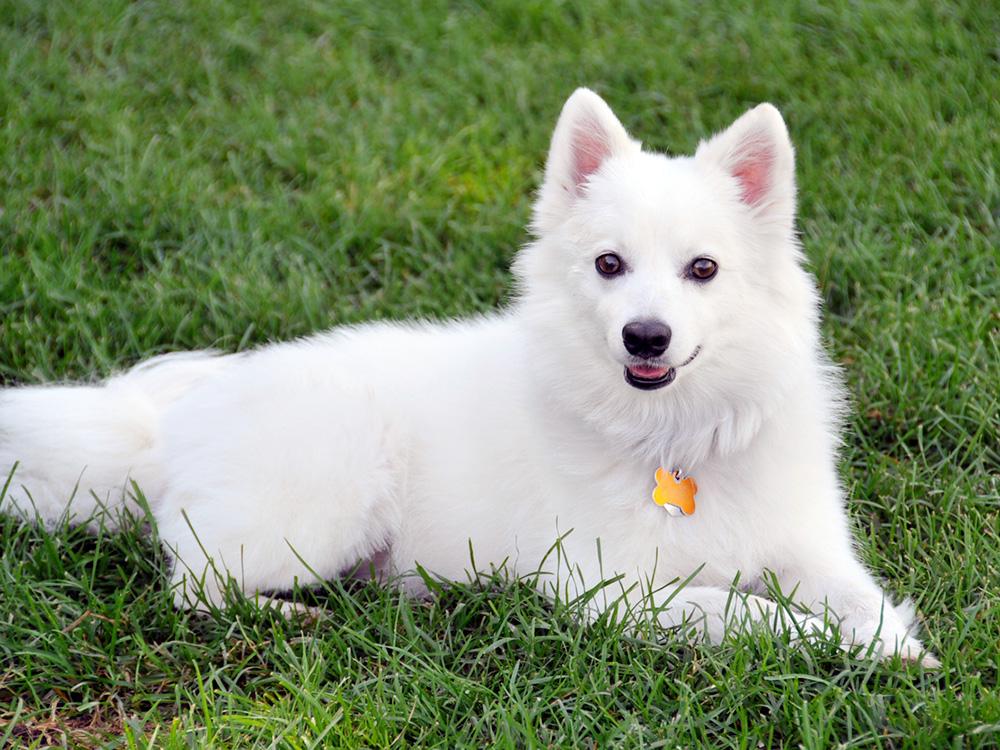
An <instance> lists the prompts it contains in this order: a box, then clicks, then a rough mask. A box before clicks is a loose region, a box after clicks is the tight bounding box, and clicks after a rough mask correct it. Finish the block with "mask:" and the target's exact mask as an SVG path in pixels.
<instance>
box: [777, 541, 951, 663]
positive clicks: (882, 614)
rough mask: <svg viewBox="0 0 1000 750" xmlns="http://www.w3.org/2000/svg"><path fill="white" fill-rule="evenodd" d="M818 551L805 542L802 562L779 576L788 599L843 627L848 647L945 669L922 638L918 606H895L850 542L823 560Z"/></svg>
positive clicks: (802, 548)
mask: <svg viewBox="0 0 1000 750" xmlns="http://www.w3.org/2000/svg"><path fill="white" fill-rule="evenodd" d="M818 549H821V547H820V546H819V545H814V546H812V547H811V548H809V545H806V544H805V543H803V545H802V547H801V550H800V552H801V554H798V555H796V557H797V560H796V562H795V563H794V564H792V565H788V566H785V567H784V568H782V569H780V570H779V571H778V583H779V585H780V587H781V589H782V592H783V593H784V594H786V595H789V596H790V597H791V598H792V599H794V600H795V601H796V602H801V603H802V604H804V605H805V606H806V607H808V608H809V610H810V611H812V612H813V613H816V614H817V615H820V614H823V615H824V616H825V617H827V618H829V619H830V620H831V621H833V622H835V623H837V624H838V626H839V629H840V634H841V637H842V639H843V643H844V646H845V647H848V648H849V647H852V646H855V645H862V646H868V645H870V646H871V647H872V650H873V652H874V654H875V655H876V656H881V657H883V658H889V657H891V656H893V655H894V654H898V655H899V656H900V657H901V658H902V659H904V660H907V661H918V662H920V663H921V664H923V665H924V666H928V667H936V666H939V662H938V660H937V658H936V657H935V656H934V655H933V654H932V653H931V652H929V651H928V650H927V649H926V648H925V647H924V645H923V644H922V643H921V642H920V640H919V639H918V638H917V636H916V621H915V616H914V612H913V610H912V607H911V606H909V605H908V604H902V605H893V603H892V601H891V600H890V599H889V596H888V594H886V593H885V591H883V589H882V587H881V586H879V584H878V583H877V582H876V581H875V579H874V578H873V577H872V575H871V574H870V573H869V572H868V571H867V570H865V568H864V566H863V565H862V564H861V563H860V562H859V561H858V559H857V558H856V557H855V556H854V552H853V550H852V549H851V548H850V545H849V543H845V544H844V545H843V546H842V548H841V549H839V550H837V551H827V552H825V553H824V554H822V555H817V554H816V550H818Z"/></svg>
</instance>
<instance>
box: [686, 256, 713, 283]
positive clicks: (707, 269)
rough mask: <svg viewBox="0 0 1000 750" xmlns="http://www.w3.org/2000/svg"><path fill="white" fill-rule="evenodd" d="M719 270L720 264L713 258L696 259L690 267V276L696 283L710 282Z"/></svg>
mask: <svg viewBox="0 0 1000 750" xmlns="http://www.w3.org/2000/svg"><path fill="white" fill-rule="evenodd" d="M718 270H719V264H718V263H716V262H715V261H714V260H712V259H711V258H695V259H694V260H693V261H691V265H690V266H688V276H690V277H691V278H692V279H694V280H695V281H708V280H709V279H710V278H712V277H713V276H715V274H716V273H717V272H718Z"/></svg>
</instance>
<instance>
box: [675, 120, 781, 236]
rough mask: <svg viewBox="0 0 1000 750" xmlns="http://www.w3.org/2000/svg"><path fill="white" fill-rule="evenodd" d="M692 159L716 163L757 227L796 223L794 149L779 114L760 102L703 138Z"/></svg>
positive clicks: (705, 162)
mask: <svg viewBox="0 0 1000 750" xmlns="http://www.w3.org/2000/svg"><path fill="white" fill-rule="evenodd" d="M695 161H697V162H700V163H702V164H710V165H712V166H715V167H721V169H722V171H723V172H724V173H725V174H726V175H728V176H729V177H730V178H731V179H732V180H733V181H734V183H735V188H736V190H737V195H738V197H739V199H740V201H742V202H743V203H744V204H745V205H747V206H748V207H749V208H750V209H751V211H752V213H753V216H754V217H755V218H756V219H757V220H758V221H759V222H760V223H761V225H762V226H764V227H765V228H769V229H774V230H777V231H780V232H782V233H783V234H785V233H789V232H791V231H792V228H793V225H794V222H795V152H794V150H793V149H792V142H791V140H790V139H789V137H788V129H787V128H786V127H785V121H784V120H783V119H781V114H780V113H779V112H778V110H777V109H775V108H774V107H773V106H772V105H770V104H760V105H758V106H757V107H754V108H753V109H751V110H750V111H749V112H747V113H746V114H744V115H743V116H742V117H740V118H739V119H738V120H737V121H736V122H734V123H733V124H732V125H730V126H729V128H727V129H726V130H724V131H723V132H721V133H719V134H718V135H716V136H714V137H712V138H710V139H709V140H707V141H702V143H701V145H699V146H698V151H697V152H696V153H695Z"/></svg>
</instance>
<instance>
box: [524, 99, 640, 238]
mask: <svg viewBox="0 0 1000 750" xmlns="http://www.w3.org/2000/svg"><path fill="white" fill-rule="evenodd" d="M639 148H640V147H639V144H638V143H637V142H635V141H633V140H632V139H631V138H629V136H628V133H626V132H625V128H624V127H623V126H622V124H621V122H619V121H618V118H617V117H615V115H614V112H612V111H611V108H610V107H609V106H608V105H607V104H606V103H605V101H604V100H603V99H602V98H601V97H599V96H598V95H597V94H595V93H594V92H593V91H591V90H590V89H585V88H579V89H577V90H576V91H574V92H573V94H572V96H570V98H569V99H567V100H566V104H564V105H563V109H562V113H561V114H560V115H559V122H558V123H557V124H556V129H555V132H554V133H553V134H552V145H551V146H550V147H549V158H548V161H547V162H546V164H545V181H544V183H542V189H541V192H540V193H539V196H538V201H537V202H536V203H535V215H534V221H533V222H532V226H533V228H534V230H535V232H536V233H537V234H539V235H541V234H545V233H546V232H548V231H551V230H552V229H554V228H555V227H556V226H558V225H559V224H560V223H561V222H562V221H563V220H565V218H566V216H567V214H568V213H569V210H570V208H571V207H572V205H573V202H574V201H576V200H577V199H578V198H579V197H580V196H581V195H583V194H584V191H585V190H586V188H587V181H588V180H589V179H590V178H591V177H592V176H593V175H594V174H595V173H596V172H597V171H598V170H600V168H601V166H603V164H604V163H605V162H606V161H607V160H608V159H611V158H612V157H614V156H620V155H623V154H626V153H633V152H636V151H638V150H639Z"/></svg>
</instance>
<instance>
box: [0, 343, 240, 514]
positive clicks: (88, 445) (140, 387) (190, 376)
mask: <svg viewBox="0 0 1000 750" xmlns="http://www.w3.org/2000/svg"><path fill="white" fill-rule="evenodd" d="M230 359H231V358H230V357H224V356H218V355H217V354H215V353H214V352H196V353H185V354H168V355H164V356H162V357H156V358H154V359H151V360H149V361H147V362H145V363H143V364H141V365H138V366H137V367H135V368H133V369H131V370H129V371H128V372H125V373H123V374H121V375H117V376H115V377H112V378H110V379H109V380H107V381H105V382H103V383H100V384H98V385H68V386H67V385H56V386H31V387H23V388H8V389H6V390H3V391H0V511H3V512H4V513H9V514H15V515H20V516H22V517H25V518H29V519H35V518H39V519H41V520H42V521H43V522H45V523H47V524H53V523H56V522H58V521H60V520H62V519H63V518H64V517H66V516H67V515H68V516H69V519H70V520H73V519H76V520H77V521H88V522H93V521H95V520H96V519H97V518H98V517H99V516H100V515H101V512H102V511H112V512H110V513H106V514H104V520H105V522H108V523H113V522H114V521H115V520H116V518H117V517H118V516H119V515H120V512H114V511H121V510H122V509H123V508H125V509H128V510H130V511H132V512H133V513H135V512H137V510H138V508H137V507H136V505H135V497H134V494H133V492H132V482H133V481H135V482H136V484H137V485H138V487H139V488H140V489H141V490H142V491H143V494H145V495H147V496H148V497H150V498H153V497H154V496H155V494H157V493H158V490H159V489H160V488H161V487H162V483H163V477H162V472H161V471H160V469H159V461H158V457H157V456H158V451H159V442H160V441H159V438H158V433H159V424H160V417H161V415H162V414H163V412H164V410H165V409H166V408H167V407H168V406H169V404H170V403H171V402H173V401H174V400H175V399H177V398H178V397H180V396H181V395H183V393H184V392H185V391H187V390H188V389H189V388H191V387H192V386H193V385H194V384H195V383H197V382H198V381H199V380H201V379H203V378H205V377H207V376H209V375H212V374H213V373H215V372H218V371H219V370H221V369H222V368H223V367H225V366H226V364H227V363H228V361H229V360H230Z"/></svg>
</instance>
